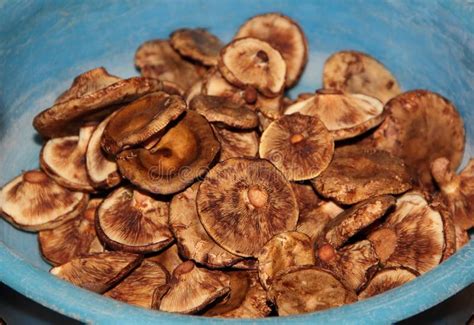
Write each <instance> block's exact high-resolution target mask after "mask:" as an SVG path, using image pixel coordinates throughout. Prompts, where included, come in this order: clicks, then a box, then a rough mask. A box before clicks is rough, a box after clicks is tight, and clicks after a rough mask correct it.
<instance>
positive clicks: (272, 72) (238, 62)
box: [218, 37, 286, 97]
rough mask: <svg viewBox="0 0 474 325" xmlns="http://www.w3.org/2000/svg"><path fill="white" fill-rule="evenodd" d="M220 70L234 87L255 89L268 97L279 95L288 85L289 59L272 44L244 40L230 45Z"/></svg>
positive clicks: (254, 39) (223, 57)
mask: <svg viewBox="0 0 474 325" xmlns="http://www.w3.org/2000/svg"><path fill="white" fill-rule="evenodd" d="M218 67H219V71H220V72H221V73H222V76H223V77H224V78H225V79H226V80H227V81H228V82H230V83H231V84H233V85H235V86H237V87H239V88H245V87H248V86H251V87H254V88H256V89H257V90H258V91H259V92H261V93H262V94H263V95H265V96H267V97H276V96H278V95H279V94H280V93H281V92H282V91H283V88H284V86H285V78H286V63H285V60H284V59H283V57H282V56H281V54H280V52H278V51H277V50H276V49H274V48H273V47H272V46H271V45H270V44H268V43H267V42H264V41H261V40H258V39H256V38H251V37H247V38H240V39H236V40H233V41H232V42H231V43H229V44H227V45H226V47H224V48H223V49H222V51H221V56H220V57H219V64H218Z"/></svg>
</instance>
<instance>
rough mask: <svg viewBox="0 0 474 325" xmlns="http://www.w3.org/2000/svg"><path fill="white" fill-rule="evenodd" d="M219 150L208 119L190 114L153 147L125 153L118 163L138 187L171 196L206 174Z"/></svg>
mask: <svg viewBox="0 0 474 325" xmlns="http://www.w3.org/2000/svg"><path fill="white" fill-rule="evenodd" d="M219 150H220V144H219V141H217V139H216V137H215V136H214V133H213V132H212V128H211V126H210V125H209V123H208V122H207V121H206V119H205V118H204V117H202V116H201V115H200V114H198V113H196V112H193V111H187V112H186V115H185V116H184V118H182V119H181V120H180V121H179V122H178V123H177V124H176V125H174V126H172V127H171V128H170V129H169V130H168V131H167V132H166V133H165V135H164V136H163V137H162V138H161V139H160V141H159V142H158V143H157V144H156V145H155V146H154V147H153V148H151V149H150V150H146V149H131V150H125V151H122V152H121V153H120V154H119V155H118V156H117V163H118V166H119V170H120V172H121V174H122V175H123V176H124V177H125V178H127V179H128V180H130V181H131V182H132V183H133V184H135V185H136V186H138V187H140V188H142V189H145V190H147V191H150V192H152V193H158V194H172V193H176V192H178V191H180V190H182V189H184V188H185V187H186V186H188V185H189V184H190V183H192V182H193V181H194V180H195V179H196V178H197V177H200V176H201V175H203V174H204V173H206V172H207V169H208V168H209V165H210V164H211V163H212V161H213V160H214V158H215V157H216V155H217V153H218V152H219Z"/></svg>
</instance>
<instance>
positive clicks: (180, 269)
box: [173, 261, 194, 277]
mask: <svg viewBox="0 0 474 325" xmlns="http://www.w3.org/2000/svg"><path fill="white" fill-rule="evenodd" d="M193 269H194V263H193V262H192V261H186V262H183V263H181V264H180V265H178V266H177V267H176V269H174V271H173V275H174V276H175V277H179V276H180V275H183V274H186V273H189V272H191V271H192V270H193Z"/></svg>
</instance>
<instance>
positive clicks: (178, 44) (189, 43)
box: [170, 28, 224, 66]
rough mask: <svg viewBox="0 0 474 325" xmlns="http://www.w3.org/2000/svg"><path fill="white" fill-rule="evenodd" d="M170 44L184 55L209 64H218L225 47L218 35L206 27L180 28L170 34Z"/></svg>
mask: <svg viewBox="0 0 474 325" xmlns="http://www.w3.org/2000/svg"><path fill="white" fill-rule="evenodd" d="M170 44H171V46H172V47H173V48H174V49H175V50H176V51H178V52H179V54H181V55H182V56H185V57H188V58H191V59H193V60H196V61H198V62H201V63H202V64H204V65H208V66H214V65H217V60H218V58H219V52H220V50H221V49H222V48H223V47H224V44H223V43H222V42H221V41H220V40H219V38H217V36H215V35H213V34H211V33H209V32H208V31H207V30H206V29H204V28H195V29H189V28H183V29H178V30H176V31H174V32H173V33H172V34H171V35H170Z"/></svg>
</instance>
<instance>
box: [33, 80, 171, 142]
mask: <svg viewBox="0 0 474 325" xmlns="http://www.w3.org/2000/svg"><path fill="white" fill-rule="evenodd" d="M162 87H163V85H162V83H161V82H160V81H159V80H155V79H149V78H142V77H133V78H130V79H124V80H120V81H117V82H115V83H113V84H110V85H108V86H107V87H105V88H101V89H99V90H96V91H92V92H88V93H86V94H84V95H82V96H81V97H77V98H71V99H69V100H67V101H63V102H60V103H57V104H54V105H53V106H52V107H50V108H48V109H46V110H44V111H42V112H41V113H39V114H38V115H37V116H36V117H35V119H34V120H33V126H34V127H35V129H36V130H37V131H38V132H39V133H40V134H41V135H42V136H44V137H46V138H55V137H61V136H67V135H74V134H77V132H78V130H79V128H80V127H81V126H82V125H83V124H84V123H86V122H97V121H101V120H102V119H104V118H105V117H106V116H107V115H109V114H110V113H111V112H112V111H114V110H116V109H118V108H119V107H120V104H124V103H127V102H131V101H133V100H135V99H137V98H139V97H142V96H144V95H146V94H148V93H151V92H155V91H159V90H161V89H162Z"/></svg>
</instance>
